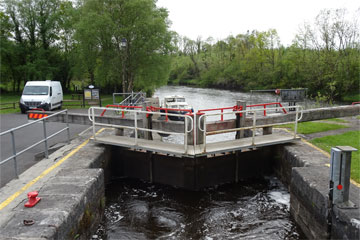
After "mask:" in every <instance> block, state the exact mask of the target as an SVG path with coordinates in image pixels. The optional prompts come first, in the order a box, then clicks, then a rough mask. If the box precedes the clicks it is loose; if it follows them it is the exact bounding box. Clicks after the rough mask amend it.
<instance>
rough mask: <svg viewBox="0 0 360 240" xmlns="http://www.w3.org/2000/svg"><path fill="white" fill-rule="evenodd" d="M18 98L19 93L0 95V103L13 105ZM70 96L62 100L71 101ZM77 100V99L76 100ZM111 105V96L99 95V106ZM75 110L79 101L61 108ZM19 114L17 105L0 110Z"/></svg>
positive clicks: (0, 111)
mask: <svg viewBox="0 0 360 240" xmlns="http://www.w3.org/2000/svg"><path fill="white" fill-rule="evenodd" d="M20 97H21V93H19V94H8V93H6V94H3V93H2V94H0V103H13V102H19V101H20ZM71 97H72V96H71V94H65V95H64V99H65V100H70V99H71ZM76 99H77V98H76ZM116 100H117V101H118V100H119V98H117V99H116ZM77 103H78V104H79V105H78V106H66V104H77ZM112 103H113V98H112V95H111V94H108V95H101V104H102V106H103V107H105V106H106V105H108V104H112ZM8 106H9V107H10V106H11V107H12V104H9V105H0V108H1V107H8ZM86 107H87V108H88V107H90V105H86ZM76 108H81V106H80V100H79V101H78V102H73V103H65V106H63V109H76ZM17 112H20V108H19V103H17V104H16V105H15V109H13V108H12V109H4V110H0V114H7V113H17Z"/></svg>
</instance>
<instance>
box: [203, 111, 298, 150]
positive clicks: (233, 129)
mask: <svg viewBox="0 0 360 240" xmlns="http://www.w3.org/2000/svg"><path fill="white" fill-rule="evenodd" d="M283 108H295V109H296V110H295V119H294V121H290V122H282V123H273V124H267V125H256V121H257V114H256V112H259V111H261V112H262V111H264V109H251V110H248V109H247V110H242V111H233V112H222V113H206V114H204V115H202V116H200V117H199V120H198V123H197V124H198V126H197V127H198V128H199V130H200V131H201V132H203V139H204V143H203V152H204V153H205V152H206V136H207V135H208V134H219V133H228V132H236V131H240V130H246V129H251V130H252V141H251V142H252V145H255V130H256V129H257V128H264V127H271V126H278V125H285V124H294V138H296V134H297V127H298V121H300V120H301V119H302V117H303V111H302V109H303V107H302V106H284V107H283ZM274 109H276V108H269V109H267V110H274ZM241 113H252V115H251V117H252V119H253V124H252V126H249V127H240V128H231V129H226V130H217V131H209V132H208V131H207V130H206V118H207V117H209V116H219V115H230V114H232V115H236V114H241ZM299 113H300V117H299ZM262 118H264V117H262ZM265 118H266V117H265ZM201 123H203V127H202V126H201V125H202V124H201Z"/></svg>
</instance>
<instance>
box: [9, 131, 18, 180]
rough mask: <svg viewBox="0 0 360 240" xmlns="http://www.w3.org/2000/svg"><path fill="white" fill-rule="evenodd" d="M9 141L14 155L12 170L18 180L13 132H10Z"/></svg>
mask: <svg viewBox="0 0 360 240" xmlns="http://www.w3.org/2000/svg"><path fill="white" fill-rule="evenodd" d="M10 133H11V141H12V146H13V154H14V170H15V176H16V178H19V174H18V170H17V160H16V146H15V136H14V132H13V131H11V132H10Z"/></svg>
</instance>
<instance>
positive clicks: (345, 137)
mask: <svg viewBox="0 0 360 240" xmlns="http://www.w3.org/2000/svg"><path fill="white" fill-rule="evenodd" d="M310 142H311V143H312V144H314V145H316V146H318V147H319V148H321V149H323V150H325V151H327V152H328V153H330V150H331V148H332V147H336V146H351V147H354V148H356V149H358V151H356V152H353V153H352V160H351V178H352V179H353V180H354V181H356V182H358V183H360V131H350V132H346V133H343V134H338V135H331V136H326V137H321V138H315V139H313V140H311V141H310Z"/></svg>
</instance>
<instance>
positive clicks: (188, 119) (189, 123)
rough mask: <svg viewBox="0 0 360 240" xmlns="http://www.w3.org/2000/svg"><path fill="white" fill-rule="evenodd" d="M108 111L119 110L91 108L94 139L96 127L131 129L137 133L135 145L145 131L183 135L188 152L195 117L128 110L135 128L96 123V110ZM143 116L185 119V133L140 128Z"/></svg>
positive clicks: (90, 118) (115, 109)
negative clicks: (140, 117)
mask: <svg viewBox="0 0 360 240" xmlns="http://www.w3.org/2000/svg"><path fill="white" fill-rule="evenodd" d="M104 109H106V110H107V111H118V109H117V108H104V107H91V108H89V111H88V114H89V116H88V117H89V120H90V121H91V122H92V126H93V137H94V139H95V140H96V136H95V127H96V126H104V127H113V128H121V129H130V130H134V131H135V137H134V144H135V145H137V144H138V132H139V131H144V132H152V133H160V134H174V135H183V136H184V152H185V153H187V152H188V143H187V142H188V134H189V133H190V132H192V131H193V130H194V125H195V124H194V119H193V115H184V114H175V113H162V112H149V111H142V110H131V109H128V110H126V112H127V113H128V116H129V117H127V119H131V118H130V117H131V116H133V118H132V120H134V126H126V125H115V124H107V123H99V122H96V118H95V117H98V116H96V115H95V110H104ZM140 114H143V115H146V114H152V115H160V116H161V115H168V116H174V117H183V118H184V132H180V133H179V132H170V131H163V130H156V129H148V128H143V127H139V126H138V120H139V117H138V115H140Z"/></svg>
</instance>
